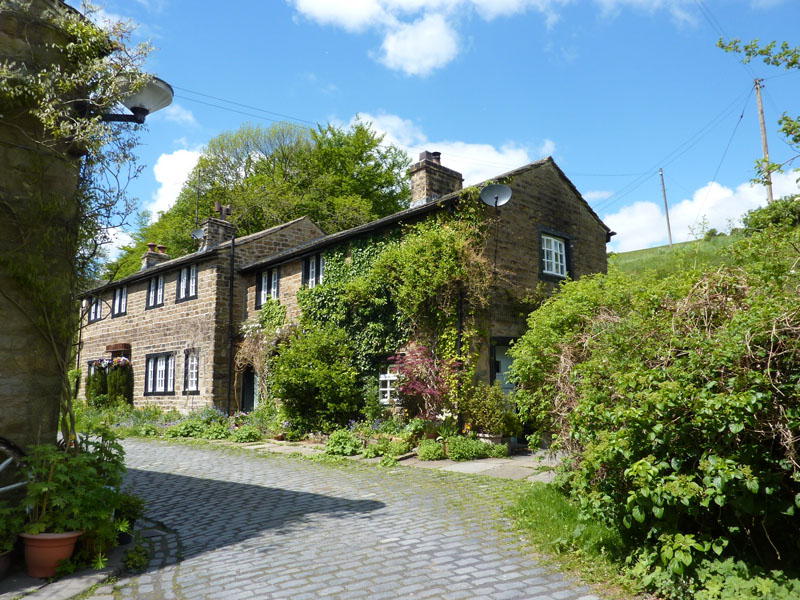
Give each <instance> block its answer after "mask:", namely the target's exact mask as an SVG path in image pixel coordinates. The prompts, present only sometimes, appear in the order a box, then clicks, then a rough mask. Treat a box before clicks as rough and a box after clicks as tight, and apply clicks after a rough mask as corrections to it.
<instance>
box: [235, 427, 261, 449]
mask: <svg viewBox="0 0 800 600" xmlns="http://www.w3.org/2000/svg"><path fill="white" fill-rule="evenodd" d="M261 436H262V433H261V430H260V429H259V428H258V427H255V426H254V425H242V426H241V427H239V428H238V429H235V430H234V432H233V433H232V434H231V440H233V441H234V442H238V443H240V444H241V443H245V442H258V441H260V440H261Z"/></svg>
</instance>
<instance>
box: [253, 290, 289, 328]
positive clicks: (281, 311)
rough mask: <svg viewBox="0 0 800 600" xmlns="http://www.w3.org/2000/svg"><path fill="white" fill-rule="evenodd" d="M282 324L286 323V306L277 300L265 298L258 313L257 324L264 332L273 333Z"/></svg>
mask: <svg viewBox="0 0 800 600" xmlns="http://www.w3.org/2000/svg"><path fill="white" fill-rule="evenodd" d="M284 323H286V306H284V305H283V304H281V303H280V302H278V301H277V300H274V299H272V298H267V301H266V302H264V304H263V305H262V306H261V310H259V311H258V324H259V325H260V326H261V328H262V329H264V330H265V331H275V330H277V329H279V328H280V327H283V325H284Z"/></svg>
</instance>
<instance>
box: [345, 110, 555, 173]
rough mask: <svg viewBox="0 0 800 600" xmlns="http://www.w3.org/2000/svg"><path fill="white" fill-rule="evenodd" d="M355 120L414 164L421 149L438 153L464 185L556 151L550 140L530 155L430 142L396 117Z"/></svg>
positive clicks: (515, 148)
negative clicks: (394, 145) (370, 125)
mask: <svg viewBox="0 0 800 600" xmlns="http://www.w3.org/2000/svg"><path fill="white" fill-rule="evenodd" d="M357 118H360V119H361V121H363V122H365V123H372V129H373V130H375V131H377V132H379V133H382V134H384V135H385V137H384V142H385V143H387V144H397V145H399V146H401V147H403V148H405V150H406V152H407V153H408V155H409V156H410V157H411V159H412V160H413V161H416V160H417V157H418V156H419V153H420V152H421V151H422V150H430V151H431V152H441V153H442V164H443V165H444V166H446V167H449V168H451V169H454V170H455V171H458V172H459V173H461V174H462V175H463V176H464V185H465V186H467V185H472V184H475V183H480V182H482V181H485V180H487V179H489V178H491V177H495V176H497V175H500V174H501V173H504V172H506V171H510V170H512V169H516V168H517V167H521V166H523V165H526V164H528V163H529V162H531V161H533V160H536V159H537V158H544V157H545V156H548V155H549V154H552V153H553V152H554V151H555V143H554V142H553V141H552V140H545V141H544V142H543V143H542V146H541V147H540V148H538V149H537V150H536V151H535V152H534V153H531V152H530V151H529V149H528V148H526V147H524V146H520V145H518V144H516V143H514V142H508V143H505V144H503V145H502V146H500V147H495V146H493V145H491V144H474V143H469V142H463V141H458V140H439V141H436V140H429V139H428V136H427V135H425V132H424V131H423V130H422V128H420V127H419V126H418V125H416V124H415V123H414V122H413V121H411V120H409V119H404V118H402V117H400V116H398V115H393V114H387V113H378V114H377V115H371V114H368V113H362V114H360V115H358V117H357ZM353 120H355V118H354V119H353ZM351 123H352V121H351Z"/></svg>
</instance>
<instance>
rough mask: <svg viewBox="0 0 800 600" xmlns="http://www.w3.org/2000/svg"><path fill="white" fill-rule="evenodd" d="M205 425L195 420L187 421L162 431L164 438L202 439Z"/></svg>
mask: <svg viewBox="0 0 800 600" xmlns="http://www.w3.org/2000/svg"><path fill="white" fill-rule="evenodd" d="M205 428H206V426H205V424H204V423H203V422H202V421H200V420H197V419H187V420H185V421H180V422H178V423H175V425H171V426H170V427H167V428H166V429H165V430H164V437H168V438H178V437H192V438H194V437H202V435H203V432H204V431H205Z"/></svg>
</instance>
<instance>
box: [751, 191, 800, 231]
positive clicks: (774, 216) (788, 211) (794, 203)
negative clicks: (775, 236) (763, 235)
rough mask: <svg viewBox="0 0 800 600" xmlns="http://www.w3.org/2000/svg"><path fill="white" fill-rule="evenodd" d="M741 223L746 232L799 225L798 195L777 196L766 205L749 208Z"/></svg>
mask: <svg viewBox="0 0 800 600" xmlns="http://www.w3.org/2000/svg"><path fill="white" fill-rule="evenodd" d="M742 223H743V224H744V230H745V232H746V233H753V232H757V231H763V230H765V229H767V228H768V227H778V228H779V229H786V228H789V227H795V226H797V225H800V195H798V196H786V197H784V198H778V199H777V200H775V201H773V202H771V203H770V204H768V205H766V206H763V207H761V208H756V209H753V210H749V211H747V212H746V213H745V215H744V216H743V217H742Z"/></svg>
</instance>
